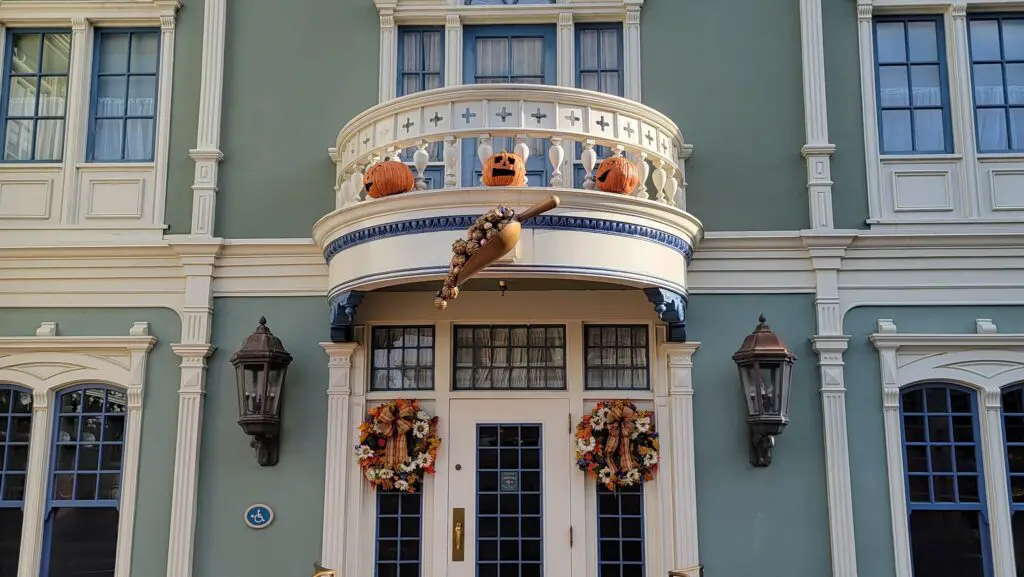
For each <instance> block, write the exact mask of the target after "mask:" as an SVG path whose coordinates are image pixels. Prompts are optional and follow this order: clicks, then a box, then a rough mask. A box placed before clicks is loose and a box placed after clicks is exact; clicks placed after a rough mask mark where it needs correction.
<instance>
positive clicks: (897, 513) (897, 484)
mask: <svg viewBox="0 0 1024 577" xmlns="http://www.w3.org/2000/svg"><path fill="white" fill-rule="evenodd" d="M878 333H885V334H894V333H896V325H894V324H893V323H892V321H891V320H886V319H879V321H878ZM875 348H877V349H878V355H879V361H880V363H879V365H880V369H881V372H882V411H883V422H884V423H885V459H886V463H887V468H888V471H889V495H890V496H892V495H905V494H906V489H905V488H904V483H905V482H906V481H905V480H904V479H905V477H904V471H903V438H902V435H901V433H900V431H902V430H903V426H902V423H900V386H899V382H898V381H897V380H896V366H897V363H896V349H897V345H895V344H892V345H890V344H889V343H876V344H875ZM889 506H890V509H891V512H892V543H893V554H894V556H895V558H896V575H897V577H910V576H911V575H913V572H912V571H911V568H910V567H911V563H910V530H909V527H908V526H907V502H906V498H903V497H899V498H890V499H889Z"/></svg>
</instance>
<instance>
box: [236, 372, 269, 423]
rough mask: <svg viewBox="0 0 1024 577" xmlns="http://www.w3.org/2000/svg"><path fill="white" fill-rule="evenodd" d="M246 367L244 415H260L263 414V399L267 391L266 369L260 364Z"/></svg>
mask: <svg viewBox="0 0 1024 577" xmlns="http://www.w3.org/2000/svg"><path fill="white" fill-rule="evenodd" d="M244 367H245V378H244V381H243V383H244V385H245V390H244V391H243V405H244V406H243V408H242V414H243V415H259V414H261V413H262V412H263V398H264V392H265V391H266V387H267V381H266V367H265V366H264V365H263V364H262V363H260V364H247V365H244Z"/></svg>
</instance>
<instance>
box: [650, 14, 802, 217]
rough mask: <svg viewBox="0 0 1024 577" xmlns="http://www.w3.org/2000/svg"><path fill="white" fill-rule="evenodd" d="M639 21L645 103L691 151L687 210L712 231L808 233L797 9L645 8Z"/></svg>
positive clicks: (687, 170)
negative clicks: (670, 121)
mask: <svg viewBox="0 0 1024 577" xmlns="http://www.w3.org/2000/svg"><path fill="white" fill-rule="evenodd" d="M640 22H641V35H640V38H641V50H642V56H643V58H642V60H641V62H642V67H643V70H642V73H643V101H644V103H645V104H647V105H649V106H652V107H654V108H656V109H657V110H659V111H661V112H663V113H665V114H666V115H668V116H669V117H670V118H672V119H673V120H674V121H675V122H676V124H678V125H679V128H680V129H681V130H682V131H683V138H685V139H686V141H687V142H689V143H690V144H693V146H694V152H693V156H692V157H691V158H690V160H688V161H687V162H686V180H687V182H688V184H689V186H688V188H687V197H686V202H687V209H688V210H689V211H690V212H692V213H693V214H694V215H696V216H697V217H698V218H699V219H701V221H702V222H703V223H704V225H705V226H706V227H707V229H708V230H713V231H722V230H794V229H801V228H807V227H808V226H809V223H810V221H809V217H808V212H807V210H808V208H807V176H806V168H805V163H804V160H803V158H802V157H801V156H800V148H801V147H802V146H803V145H804V142H805V137H804V112H803V84H802V81H801V76H800V12H799V3H798V2H793V1H789V2H778V1H777V2H765V1H764V0H719V1H716V2H683V1H681V0H648V1H647V2H646V3H644V9H643V11H642V12H641V16H640ZM739 207H742V209H740V208H739Z"/></svg>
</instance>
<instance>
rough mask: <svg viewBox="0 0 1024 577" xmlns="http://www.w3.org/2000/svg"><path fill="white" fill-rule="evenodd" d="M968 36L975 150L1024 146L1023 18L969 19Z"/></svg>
mask: <svg viewBox="0 0 1024 577" xmlns="http://www.w3.org/2000/svg"><path fill="white" fill-rule="evenodd" d="M970 36H971V59H972V61H973V62H974V64H973V66H972V67H971V77H972V78H971V79H972V81H973V84H974V105H975V106H976V107H977V114H976V117H975V118H976V123H977V125H978V150H979V151H980V152H1001V151H1004V150H1014V151H1021V150H1024V63H1020V62H1019V61H1020V60H1024V19H1003V20H1001V21H1000V20H996V19H976V20H972V21H971V24H970ZM1008 61H1017V62H1008ZM986 106H991V107H992V108H985V107H986ZM1007 107H1008V108H1007ZM1015 107H1016V108H1015ZM1011 134H1012V135H1013V139H1014V141H1013V142H1011V141H1009V140H1008V138H1009V137H1010V136H1011Z"/></svg>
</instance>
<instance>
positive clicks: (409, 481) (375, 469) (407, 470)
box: [356, 399, 441, 493]
mask: <svg viewBox="0 0 1024 577" xmlns="http://www.w3.org/2000/svg"><path fill="white" fill-rule="evenodd" d="M440 446H441V438H440V437H438V436H437V417H436V416H434V417H432V416H430V414H429V413H427V412H426V411H424V410H422V409H420V404H419V401H415V400H406V399H395V400H393V401H388V402H387V403H383V404H381V405H378V406H376V407H374V408H372V409H370V410H369V412H368V414H367V417H366V419H365V420H364V421H363V422H362V423H361V424H360V425H359V444H358V445H356V458H357V459H358V460H359V466H360V468H362V470H363V476H365V477H366V480H367V481H369V482H370V484H371V485H373V486H374V487H380V488H382V489H384V490H391V489H395V490H398V491H407V492H409V493H413V492H415V491H416V488H417V487H418V486H419V484H420V482H422V481H423V477H424V476H426V475H433V474H434V462H435V461H436V460H437V449H438V447H440Z"/></svg>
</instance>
